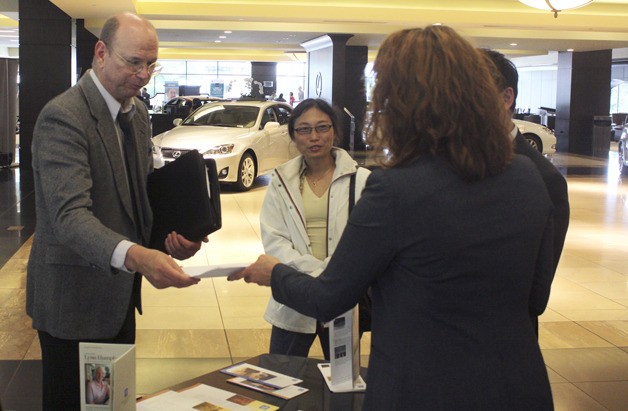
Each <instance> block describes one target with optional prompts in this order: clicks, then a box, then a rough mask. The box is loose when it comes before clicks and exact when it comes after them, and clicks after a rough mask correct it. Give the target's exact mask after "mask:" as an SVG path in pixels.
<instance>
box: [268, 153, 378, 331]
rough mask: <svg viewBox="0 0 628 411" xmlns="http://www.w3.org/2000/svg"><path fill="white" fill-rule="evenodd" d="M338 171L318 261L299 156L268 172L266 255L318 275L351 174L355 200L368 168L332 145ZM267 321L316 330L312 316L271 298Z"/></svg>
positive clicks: (335, 236) (342, 214)
mask: <svg viewBox="0 0 628 411" xmlns="http://www.w3.org/2000/svg"><path fill="white" fill-rule="evenodd" d="M331 153H332V155H333V156H334V158H335V159H336V170H335V171H334V175H333V177H332V182H331V185H330V187H329V191H328V202H327V209H328V212H327V255H328V257H327V258H326V259H325V260H324V261H321V260H318V259H317V258H315V257H314V256H313V255H312V249H311V248H310V241H309V238H308V235H307V230H306V227H305V216H304V212H303V198H302V196H301V192H300V190H299V183H300V175H301V172H302V170H303V167H304V165H303V157H302V156H298V157H296V158H294V159H292V160H290V161H288V162H287V163H285V164H282V165H281V166H279V167H277V168H276V169H275V170H273V172H272V173H271V176H272V180H271V182H270V185H269V186H268V189H267V191H266V197H265V198H264V203H263V205H262V211H261V214H260V225H261V231H262V242H263V243H264V251H265V252H266V254H270V255H272V256H275V257H277V258H278V259H279V260H280V261H281V262H282V263H284V264H287V265H289V266H291V267H294V268H296V269H297V270H299V271H301V272H304V273H307V274H310V275H311V276H313V277H317V276H318V275H320V273H321V272H323V270H324V269H325V267H326V266H327V262H328V261H329V256H331V255H332V254H333V252H334V250H335V249H336V246H337V244H338V241H339V240H340V236H341V235H342V231H343V230H344V228H345V225H346V224H347V219H348V216H349V182H350V176H351V175H352V174H356V173H357V174H356V180H355V201H356V202H357V201H358V199H359V198H360V195H361V193H362V189H363V188H364V185H365V183H366V179H367V177H368V175H369V174H370V171H369V170H367V169H365V168H363V167H359V168H358V167H357V163H356V162H355V161H354V160H353V159H352V158H351V156H350V155H349V153H347V152H346V151H345V150H343V149H341V148H336V147H334V148H332V152H331ZM264 318H265V319H266V321H268V322H269V323H271V324H272V325H274V326H277V327H279V328H282V329H284V330H288V331H295V332H300V333H309V334H311V333H315V332H316V319H314V318H312V317H307V316H305V315H302V314H299V313H298V312H296V311H295V310H293V309H292V308H288V307H287V306H285V305H283V304H279V303H278V302H277V301H275V300H274V299H273V298H272V297H271V298H270V301H269V302H268V307H267V308H266V313H265V314H264Z"/></svg>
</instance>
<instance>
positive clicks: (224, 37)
mask: <svg viewBox="0 0 628 411" xmlns="http://www.w3.org/2000/svg"><path fill="white" fill-rule="evenodd" d="M218 38H219V39H226V38H227V36H218Z"/></svg>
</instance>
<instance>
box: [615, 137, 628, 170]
mask: <svg viewBox="0 0 628 411" xmlns="http://www.w3.org/2000/svg"><path fill="white" fill-rule="evenodd" d="M617 151H618V155H617V158H618V159H619V173H620V174H621V175H623V176H626V175H628V166H626V164H625V161H626V159H625V158H624V157H625V156H624V147H623V144H622V143H619V145H618V147H617Z"/></svg>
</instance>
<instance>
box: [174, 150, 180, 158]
mask: <svg viewBox="0 0 628 411" xmlns="http://www.w3.org/2000/svg"><path fill="white" fill-rule="evenodd" d="M179 157H181V152H180V151H178V150H177V151H173V152H172V158H179Z"/></svg>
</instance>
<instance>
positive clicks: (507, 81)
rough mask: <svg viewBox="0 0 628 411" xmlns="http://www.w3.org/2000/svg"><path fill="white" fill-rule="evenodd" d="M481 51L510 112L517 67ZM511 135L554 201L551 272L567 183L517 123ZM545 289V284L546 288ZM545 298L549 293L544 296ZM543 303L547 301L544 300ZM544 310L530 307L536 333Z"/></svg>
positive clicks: (563, 229) (562, 230) (561, 234)
mask: <svg viewBox="0 0 628 411" xmlns="http://www.w3.org/2000/svg"><path fill="white" fill-rule="evenodd" d="M484 52H485V54H486V55H487V56H488V57H489V58H490V59H491V60H492V61H493V64H494V65H495V67H496V68H497V72H495V73H494V75H495V81H496V82H497V84H498V86H499V88H500V89H501V90H502V97H503V98H504V105H505V107H506V108H508V109H509V110H510V111H511V112H514V110H515V105H516V102H517V93H518V88H517V83H518V82H519V73H518V72H517V67H515V65H514V64H513V62H512V61H510V60H508V59H507V58H506V57H505V56H504V55H503V54H501V53H499V52H497V51H494V50H486V49H484ZM511 135H512V137H513V139H514V147H515V153H517V154H521V155H524V156H526V157H528V158H529V159H530V160H532V162H533V163H534V165H535V166H536V168H537V169H538V170H539V171H540V172H541V177H543V182H544V183H545V187H546V188H547V192H548V194H549V196H550V199H551V200H552V203H553V204H554V238H553V252H554V273H556V268H557V267H558V262H559V261H560V255H561V254H562V251H563V245H564V244H565V237H566V236H567V228H568V227H569V196H568V193H567V182H566V181H565V178H564V177H563V176H562V174H560V172H559V171H558V170H557V169H556V167H554V165H553V164H552V163H551V162H550V161H549V160H548V159H547V158H545V156H543V155H542V154H541V153H539V152H538V150H536V149H534V148H533V147H532V146H530V144H529V143H528V142H527V140H526V139H525V138H524V137H523V135H522V134H521V132H520V131H519V129H518V128H517V126H516V125H515V124H514V123H513V125H512V132H511ZM548 289H549V287H548ZM547 299H549V295H548V296H547ZM546 304H547V301H546ZM544 310H545V305H543V306H534V307H532V306H531V307H530V318H531V319H532V323H533V325H534V330H535V332H536V334H537V336H538V334H539V331H538V326H539V324H538V316H539V315H541V314H542V313H543V311H544Z"/></svg>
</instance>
